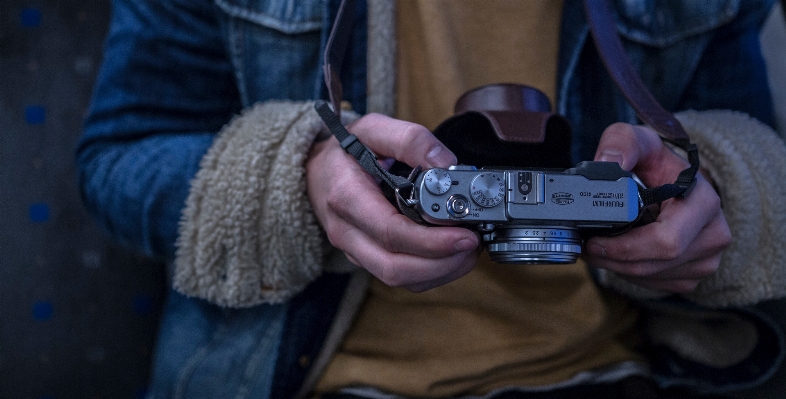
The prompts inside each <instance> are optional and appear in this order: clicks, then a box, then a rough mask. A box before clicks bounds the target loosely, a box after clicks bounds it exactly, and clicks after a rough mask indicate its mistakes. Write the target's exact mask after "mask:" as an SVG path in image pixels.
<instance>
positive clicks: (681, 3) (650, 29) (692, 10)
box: [615, 0, 740, 48]
mask: <svg viewBox="0 0 786 399" xmlns="http://www.w3.org/2000/svg"><path fill="white" fill-rule="evenodd" d="M664 3H665V4H664ZM615 6H616V7H615V9H616V11H617V29H618V30H619V32H620V34H621V35H622V36H623V37H625V38H626V39H629V40H631V41H634V42H637V43H640V44H644V45H647V46H652V47H658V48H664V47H668V46H671V45H673V44H675V43H677V42H679V41H682V40H684V39H686V38H688V37H691V36H695V35H700V34H703V33H706V32H709V31H711V30H714V29H716V28H718V27H719V26H721V25H724V24H726V23H728V22H729V21H731V20H733V19H734V17H736V15H737V13H738V12H739V8H740V0H700V1H696V0H654V1H641V0H615Z"/></svg>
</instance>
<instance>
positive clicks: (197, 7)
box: [76, 0, 240, 258]
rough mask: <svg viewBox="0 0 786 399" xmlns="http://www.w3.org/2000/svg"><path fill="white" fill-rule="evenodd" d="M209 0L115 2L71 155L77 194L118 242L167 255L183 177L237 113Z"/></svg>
mask: <svg viewBox="0 0 786 399" xmlns="http://www.w3.org/2000/svg"><path fill="white" fill-rule="evenodd" d="M213 7H214V5H213V4H212V2H210V1H207V0H115V1H114V2H113V9H112V22H111V26H110V31H109V34H108V37H107V41H106V44H105V45H106V48H105V53H104V63H103V66H102V68H101V71H100V74H99V76H98V81H97V83H96V87H95V90H94V94H93V100H92V103H91V106H90V110H89V113H88V116H87V119H86V122H85V127H84V133H83V136H82V138H81V140H80V142H79V144H78V146H77V150H76V157H77V164H78V165H77V166H78V170H79V184H80V188H81V193H82V197H83V200H84V202H85V204H86V206H87V208H88V210H89V211H90V213H91V214H92V215H93V216H94V217H95V218H96V219H97V220H98V222H99V224H100V225H102V226H103V227H104V228H105V229H106V230H108V232H109V233H110V234H111V236H112V237H113V238H114V239H115V240H117V241H119V242H120V243H122V244H124V245H126V246H129V247H132V248H134V249H137V250H141V251H143V252H144V253H146V254H148V255H152V256H156V257H163V258H172V257H173V256H174V251H175V245H174V243H175V239H176V237H177V229H178V222H179V219H180V213H181V210H182V208H183V206H184V203H185V199H186V197H187V195H188V189H189V181H190V180H191V178H192V177H193V176H194V175H195V174H196V171H197V169H198V167H199V161H200V159H201V158H202V156H203V155H204V154H205V152H206V151H207V149H208V148H209V147H210V145H211V144H212V142H213V138H214V136H215V133H216V132H217V131H218V130H219V129H221V127H222V126H223V125H224V124H225V123H227V122H228V121H229V120H230V119H231V117H232V115H233V114H235V113H237V112H238V111H239V110H240V103H239V96H238V92H237V86H236V84H235V77H234V75H233V72H232V67H231V64H230V62H229V60H228V58H227V55H226V51H225V47H224V41H223V37H222V35H223V34H222V28H221V25H220V23H219V21H218V20H217V19H216V18H215V10H214V9H213Z"/></svg>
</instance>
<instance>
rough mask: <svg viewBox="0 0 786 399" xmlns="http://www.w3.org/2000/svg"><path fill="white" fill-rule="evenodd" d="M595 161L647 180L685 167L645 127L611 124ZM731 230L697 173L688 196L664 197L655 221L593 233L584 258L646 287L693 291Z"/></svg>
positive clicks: (666, 177) (656, 181)
mask: <svg viewBox="0 0 786 399" xmlns="http://www.w3.org/2000/svg"><path fill="white" fill-rule="evenodd" d="M595 160H596V161H613V162H617V163H619V164H620V165H621V166H622V168H623V169H625V170H628V171H633V172H634V173H636V175H638V177H639V178H640V179H641V180H642V181H643V182H644V184H646V185H647V187H656V186H660V185H663V184H666V183H673V182H674V181H675V180H676V178H677V175H678V174H679V173H680V172H681V171H682V170H683V169H685V168H687V167H688V166H690V165H689V164H688V162H687V161H686V160H685V159H683V158H682V157H680V156H679V155H677V154H676V153H674V152H673V151H672V150H671V149H670V148H668V147H667V146H666V145H664V144H663V142H662V141H661V139H660V138H659V137H658V135H657V134H656V133H655V132H654V131H653V130H652V129H650V128H648V127H644V126H632V125H629V124H626V123H616V124H614V125H611V126H609V127H608V128H607V129H606V130H605V131H604V132H603V136H601V140H600V145H599V146H598V150H597V152H596V153H595ZM730 243H731V232H730V231H729V226H728V224H727V223H726V219H725V217H724V215H723V211H722V209H721V202H720V197H718V194H717V193H716V192H715V190H714V189H713V187H712V185H710V183H709V182H708V181H707V180H706V179H705V178H704V177H703V176H701V174H699V175H697V182H696V186H695V187H694V188H693V191H691V193H690V195H688V197H687V198H673V199H669V200H666V201H664V202H663V203H662V204H661V207H660V213H659V214H658V217H657V219H656V220H655V222H653V223H650V224H647V225H644V226H640V227H636V228H634V229H631V230H630V231H628V232H626V233H625V234H621V235H619V236H616V237H593V238H591V239H590V240H588V241H587V243H586V253H587V255H586V260H587V261H588V262H589V263H590V264H591V265H592V266H595V267H599V268H603V269H607V270H610V271H613V272H616V273H618V274H619V275H621V276H622V277H624V278H626V279H628V280H630V281H631V282H633V283H636V284H638V285H641V286H644V287H646V288H650V289H655V290H661V291H669V292H677V293H686V292H690V291H693V290H694V289H695V288H696V287H697V286H698V284H699V282H701V281H702V279H704V278H705V277H708V276H710V275H712V274H714V273H715V272H716V271H717V270H718V266H719V265H720V259H721V253H722V251H723V249H725V248H726V247H727V246H729V244H730Z"/></svg>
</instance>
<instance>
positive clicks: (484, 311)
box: [317, 0, 638, 397]
mask: <svg viewBox="0 0 786 399" xmlns="http://www.w3.org/2000/svg"><path fill="white" fill-rule="evenodd" d="M561 8H562V4H561V1H553V0H528V1H506V0H482V1H457V0H413V1H399V2H397V20H396V22H397V38H398V68H397V69H398V72H397V73H398V75H397V84H398V86H397V111H396V113H397V117H398V118H400V119H405V120H409V121H414V122H417V123H420V124H422V125H424V126H426V127H428V128H431V129H433V128H434V127H436V126H437V125H438V124H439V122H441V121H442V120H444V119H445V118H447V117H449V116H451V115H452V114H453V104H454V102H455V100H456V99H457V98H458V97H459V96H460V95H461V94H462V93H463V92H465V91H466V90H468V89H471V88H474V87H477V86H480V85H484V84H489V83H502V82H505V83H523V84H527V85H530V86H534V87H536V88H539V89H540V90H542V91H544V92H545V93H546V94H547V96H548V97H549V98H550V99H551V100H552V103H553V100H554V97H555V90H556V89H555V80H556V62H557V51H558V37H559V21H560V16H561V15H560V11H561ZM635 320H636V311H635V309H633V308H632V307H631V306H629V305H628V304H627V303H626V302H625V301H624V300H622V299H620V298H617V297H614V296H611V295H609V294H607V293H604V292H603V291H601V290H600V289H599V288H598V287H597V286H596V285H595V284H594V283H593V281H592V279H591V277H590V275H589V272H588V271H587V268H586V265H585V264H584V263H583V262H579V263H576V264H573V265H537V266H533V265H529V266H524V265H501V264H495V263H492V262H491V261H490V260H489V259H488V257H487V256H485V254H484V256H482V257H481V259H480V261H479V262H478V264H477V265H476V267H475V269H474V270H473V271H472V272H470V273H469V274H468V275H466V276H464V277H462V278H460V279H458V280H456V281H454V282H452V283H450V284H447V285H445V286H442V287H439V288H435V289H432V290H429V291H427V292H424V293H419V294H415V293H411V292H409V291H407V290H405V289H402V288H392V287H388V286H386V285H384V284H383V283H381V282H380V281H378V280H374V281H373V282H372V284H371V287H370V289H369V292H368V297H367V299H366V301H365V303H364V305H363V307H362V308H361V310H360V313H359V314H358V316H357V319H356V320H355V323H354V325H353V327H352V329H351V330H350V332H349V334H348V336H347V337H346V339H345V341H344V343H343V344H342V346H341V348H340V350H339V351H338V353H337V354H336V355H335V357H334V359H333V360H332V362H331V363H330V364H329V366H328V368H327V370H326V372H325V374H324V375H323V377H322V379H321V381H320V382H319V384H318V387H317V391H318V392H330V391H335V390H338V389H340V388H341V387H347V386H372V387H376V388H378V389H381V390H383V391H388V392H394V393H398V394H402V395H408V396H418V397H445V396H453V395H483V394H486V393H488V392H489V391H492V390H494V389H498V388H503V387H507V386H537V385H547V384H553V383H557V382H561V381H565V380H567V379H569V378H571V377H572V376H574V375H576V374H577V373H579V372H581V371H586V370H592V369H596V368H600V367H604V366H608V365H611V364H614V363H618V362H622V361H627V360H636V359H638V356H637V355H636V353H635V352H634V351H633V350H631V349H630V347H629V346H630V345H629V339H630V338H631V336H630V334H631V331H632V330H633V329H632V327H633V324H634V322H635Z"/></svg>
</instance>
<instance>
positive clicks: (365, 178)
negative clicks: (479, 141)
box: [306, 114, 479, 291]
mask: <svg viewBox="0 0 786 399" xmlns="http://www.w3.org/2000/svg"><path fill="white" fill-rule="evenodd" d="M348 129H349V131H350V132H351V133H352V134H354V135H356V136H357V137H358V139H359V140H360V142H361V143H363V144H365V145H366V146H367V147H369V148H370V149H371V150H372V151H374V153H375V154H377V156H379V157H390V158H394V159H397V160H399V161H402V162H405V163H407V164H408V165H410V166H412V167H414V166H417V165H420V166H422V167H423V168H433V167H443V168H444V167H448V166H450V165H452V164H455V162H456V157H455V155H453V154H452V153H451V152H450V151H449V150H448V149H447V148H446V147H445V146H444V145H442V144H441V143H440V142H439V141H438V140H437V139H436V138H435V137H434V136H433V135H432V134H431V132H429V131H428V130H427V129H426V128H425V127H423V126H420V125H416V124H413V123H409V122H404V121H400V120H396V119H392V118H389V117H386V116H383V115H379V114H369V115H366V116H364V117H362V118H360V119H358V120H357V121H355V123H353V124H352V125H350V126H349V128H348ZM306 174H307V183H308V195H309V199H310V200H311V204H312V206H313V208H314V212H315V214H316V216H317V219H318V220H319V223H320V224H321V225H322V227H323V228H324V229H325V232H326V233H327V236H328V239H329V240H330V242H331V244H333V245H334V246H335V247H337V248H339V249H341V250H342V251H344V253H345V254H346V255H347V257H348V259H349V260H350V261H352V262H353V263H355V264H356V265H359V266H361V267H363V268H365V269H367V270H368V271H369V272H371V274H373V275H374V276H376V277H377V278H379V279H380V280H381V281H382V282H384V283H385V284H387V285H390V286H401V287H405V288H407V289H409V290H411V291H425V290H428V289H431V288H434V287H437V286H440V285H443V284H446V283H448V282H451V281H453V280H455V279H457V278H459V277H461V276H463V275H465V274H466V273H468V272H469V271H470V270H471V269H472V267H473V266H474V265H475V261H476V260H477V256H478V253H477V251H476V249H477V248H478V243H479V237H478V235H477V234H476V233H474V232H472V231H470V230H468V229H465V228H461V227H427V226H423V225H419V224H417V223H415V222H413V221H411V220H410V219H409V218H407V217H406V216H404V215H402V214H400V213H399V212H398V210H397V209H396V208H395V207H394V206H393V205H391V204H390V202H388V201H387V199H385V197H384V196H383V194H382V191H381V190H380V188H379V185H378V183H377V182H376V181H375V180H374V179H373V178H372V177H371V176H370V175H368V174H367V173H366V172H365V171H364V170H363V169H362V168H361V167H360V165H359V164H358V163H357V161H355V159H354V158H352V156H350V155H349V154H347V153H346V152H345V151H344V150H343V149H342V148H341V147H340V146H339V144H338V141H337V140H336V139H335V137H331V138H330V139H328V140H325V141H323V142H320V143H317V144H315V145H314V147H313V148H312V150H311V153H310V154H309V159H308V161H307V163H306Z"/></svg>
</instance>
